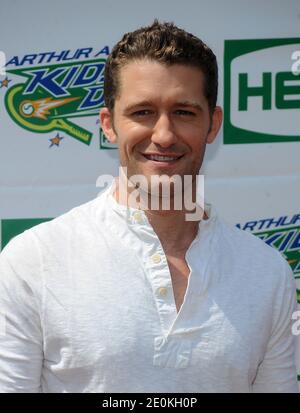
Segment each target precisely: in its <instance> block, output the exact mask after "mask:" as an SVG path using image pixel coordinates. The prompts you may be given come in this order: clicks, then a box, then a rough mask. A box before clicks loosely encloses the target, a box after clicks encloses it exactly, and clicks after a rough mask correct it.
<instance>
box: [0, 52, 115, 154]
mask: <svg viewBox="0 0 300 413" xmlns="http://www.w3.org/2000/svg"><path fill="white" fill-rule="evenodd" d="M104 66H105V59H104V58H98V59H92V60H83V61H76V62H73V63H65V62H64V63H59V64H51V65H47V66H35V67H31V66H30V67H26V68H18V69H9V70H7V71H6V72H7V74H8V76H10V77H12V75H13V77H14V81H13V82H12V84H10V87H9V88H8V90H7V92H6V95H5V106H6V109H7V112H8V114H9V115H10V117H11V118H12V120H13V121H14V122H15V123H17V124H18V125H19V126H21V127H22V128H24V129H26V130H29V131H31V132H34V133H49V132H54V133H57V135H56V136H55V138H53V139H52V140H51V142H52V143H51V146H53V145H57V146H58V145H59V142H60V140H61V139H62V137H60V136H59V133H58V132H64V133H65V134H67V135H69V136H70V137H72V138H75V139H77V140H78V141H80V142H81V143H84V144H86V145H89V144H90V142H91V140H92V137H93V133H92V131H91V130H90V129H89V128H88V126H87V125H88V123H87V122H84V118H86V117H90V116H94V117H97V116H98V114H99V109H100V108H101V107H102V106H103V105H104V98H103V73H104ZM15 80H17V82H15ZM9 81H10V82H11V79H10V80H9ZM6 87H8V82H7V84H6ZM99 129H100V131H99V138H100V148H105V149H110V148H115V145H111V144H109V142H108V141H107V140H106V138H105V136H104V134H103V132H102V130H101V128H99Z"/></svg>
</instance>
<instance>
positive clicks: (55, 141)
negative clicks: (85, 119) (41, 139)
mask: <svg viewBox="0 0 300 413" xmlns="http://www.w3.org/2000/svg"><path fill="white" fill-rule="evenodd" d="M62 139H63V136H59V133H57V135H56V136H55V138H52V139H49V141H50V142H51V145H50V146H49V148H51V146H53V145H56V146H59V144H60V141H61V140H62Z"/></svg>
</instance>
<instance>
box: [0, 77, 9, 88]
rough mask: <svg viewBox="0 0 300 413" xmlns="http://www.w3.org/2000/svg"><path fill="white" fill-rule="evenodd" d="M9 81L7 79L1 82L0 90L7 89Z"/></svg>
mask: <svg viewBox="0 0 300 413" xmlns="http://www.w3.org/2000/svg"><path fill="white" fill-rule="evenodd" d="M10 81H11V79H8V78H7V77H6V78H5V79H4V80H1V82H0V88H1V87H7V86H8V84H9V82H10Z"/></svg>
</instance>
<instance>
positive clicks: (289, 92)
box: [224, 38, 300, 144]
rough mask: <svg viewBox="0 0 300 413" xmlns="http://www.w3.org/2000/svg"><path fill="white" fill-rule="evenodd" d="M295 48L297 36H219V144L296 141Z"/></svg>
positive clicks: (299, 136) (299, 86)
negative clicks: (221, 45)
mask: <svg viewBox="0 0 300 413" xmlns="http://www.w3.org/2000/svg"><path fill="white" fill-rule="evenodd" d="M297 50H300V38H289V39H258V40H226V41H225V53H224V143H225V144H234V143H235V144H236V143H263V142H288V141H300V121H299V119H300V116H299V115H300V111H299V109H300V99H299V95H300V73H299V72H297V71H295V70H293V67H296V66H297V65H296V66H295V64H296V63H297V62H295V61H294V60H293V59H296V58H297V57H298V54H297V53H295V51H297ZM298 63H299V62H298Z"/></svg>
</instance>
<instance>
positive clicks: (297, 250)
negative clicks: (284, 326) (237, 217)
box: [254, 226, 300, 304]
mask: <svg viewBox="0 0 300 413" xmlns="http://www.w3.org/2000/svg"><path fill="white" fill-rule="evenodd" d="M254 234H255V235H256V236H258V237H259V238H261V239H262V240H263V241H265V242H266V243H267V244H268V245H271V246H272V247H274V248H276V249H277V250H278V251H279V252H281V254H282V255H283V256H284V258H286V260H287V262H288V263H289V264H290V266H291V268H292V270H293V272H294V275H295V280H296V285H297V299H298V303H299V304H300V226H292V227H288V228H284V227H282V228H278V229H272V230H267V231H262V232H254Z"/></svg>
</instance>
